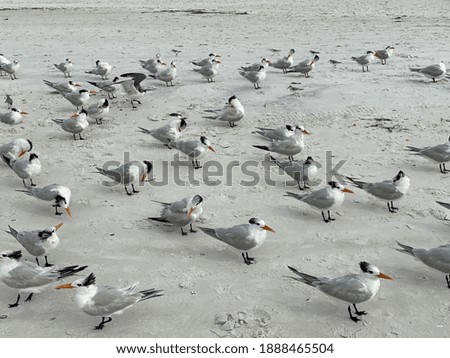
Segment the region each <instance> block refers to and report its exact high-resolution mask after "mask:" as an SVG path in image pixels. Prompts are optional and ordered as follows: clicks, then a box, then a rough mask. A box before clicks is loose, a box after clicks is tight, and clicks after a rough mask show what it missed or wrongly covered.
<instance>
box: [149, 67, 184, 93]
mask: <svg viewBox="0 0 450 358" xmlns="http://www.w3.org/2000/svg"><path fill="white" fill-rule="evenodd" d="M149 76H150V77H153V78H155V79H157V80H160V81H162V82H165V83H166V86H167V87H169V82H170V85H171V86H173V80H174V79H175V77H176V76H177V65H176V63H175V61H172V62H171V63H170V65H169V66H168V67H167V68H165V69H162V70H161V71H159V72H157V73H155V74H154V75H149Z"/></svg>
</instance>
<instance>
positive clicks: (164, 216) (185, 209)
mask: <svg viewBox="0 0 450 358" xmlns="http://www.w3.org/2000/svg"><path fill="white" fill-rule="evenodd" d="M153 201H154V202H156V203H160V204H162V205H164V208H163V209H162V210H161V216H160V217H153V218H149V219H150V220H154V221H159V222H164V223H171V224H172V225H173V226H176V227H179V228H180V229H181V235H183V236H185V235H187V233H186V232H185V231H184V230H183V227H185V226H187V225H189V226H190V232H197V231H196V230H194V228H193V226H192V224H193V223H194V222H195V221H197V220H198V219H199V218H200V217H201V215H202V213H203V208H202V204H203V198H202V197H201V196H200V195H195V196H192V197H187V198H184V199H182V200H179V201H176V202H174V203H163V202H160V201H156V200H153Z"/></svg>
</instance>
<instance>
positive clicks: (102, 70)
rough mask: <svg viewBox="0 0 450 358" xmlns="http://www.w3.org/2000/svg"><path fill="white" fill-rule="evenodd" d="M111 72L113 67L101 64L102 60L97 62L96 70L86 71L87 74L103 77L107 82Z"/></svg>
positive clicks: (105, 63)
mask: <svg viewBox="0 0 450 358" xmlns="http://www.w3.org/2000/svg"><path fill="white" fill-rule="evenodd" d="M111 71H112V66H111V65H110V64H109V63H108V62H101V61H100V60H97V61H95V68H93V69H92V70H90V71H86V73H89V74H92V75H98V76H101V77H102V80H107V79H108V75H109V74H110V73H111Z"/></svg>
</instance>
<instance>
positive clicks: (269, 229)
mask: <svg viewBox="0 0 450 358" xmlns="http://www.w3.org/2000/svg"><path fill="white" fill-rule="evenodd" d="M262 229H264V230H266V231H270V232H275V231H274V230H273V229H272V228H271V227H270V226H267V225H264V226H263V227H262Z"/></svg>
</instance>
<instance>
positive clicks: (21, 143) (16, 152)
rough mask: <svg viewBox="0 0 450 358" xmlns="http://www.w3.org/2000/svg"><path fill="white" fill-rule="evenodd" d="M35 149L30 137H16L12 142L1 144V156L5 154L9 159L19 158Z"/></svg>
mask: <svg viewBox="0 0 450 358" xmlns="http://www.w3.org/2000/svg"><path fill="white" fill-rule="evenodd" d="M32 149H33V143H32V142H31V141H30V140H29V139H23V138H19V139H14V140H13V141H12V142H9V143H6V144H3V145H1V146H0V157H1V158H2V159H3V156H5V157H6V158H8V159H17V158H20V157H22V156H23V155H25V153H26V152H30V151H31V150H32Z"/></svg>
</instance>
